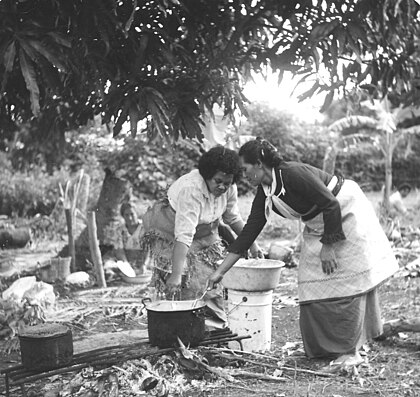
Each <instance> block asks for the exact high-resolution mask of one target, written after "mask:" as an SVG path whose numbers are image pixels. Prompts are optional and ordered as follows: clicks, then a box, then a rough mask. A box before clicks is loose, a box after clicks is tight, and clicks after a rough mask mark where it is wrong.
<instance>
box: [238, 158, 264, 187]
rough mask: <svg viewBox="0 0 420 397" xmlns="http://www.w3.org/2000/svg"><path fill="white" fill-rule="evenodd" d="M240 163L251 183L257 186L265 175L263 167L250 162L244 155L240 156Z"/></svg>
mask: <svg viewBox="0 0 420 397" xmlns="http://www.w3.org/2000/svg"><path fill="white" fill-rule="evenodd" d="M239 165H240V167H241V170H242V173H243V175H244V176H245V178H246V179H248V181H249V183H250V184H251V185H253V186H257V185H259V184H260V183H261V181H262V178H263V176H264V172H263V170H262V167H260V166H259V165H258V164H249V163H247V162H245V160H244V158H243V156H240V157H239Z"/></svg>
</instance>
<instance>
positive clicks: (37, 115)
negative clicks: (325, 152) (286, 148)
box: [0, 0, 420, 149]
mask: <svg viewBox="0 0 420 397" xmlns="http://www.w3.org/2000/svg"><path fill="white" fill-rule="evenodd" d="M418 12H419V6H418V5H417V4H416V2H414V1H412V0H375V1H374V0H318V1H312V0H299V1H278V0H255V1H247V2H242V1H239V0H211V1H210V0H118V1H116V0H75V1H69V0H2V1H1V2H0V77H1V78H0V81H1V98H0V119H1V120H2V124H1V127H0V128H1V129H2V130H1V132H2V134H3V137H6V135H7V132H8V131H9V133H10V129H14V128H16V127H15V126H16V123H23V122H28V121H30V122H31V125H32V126H35V127H33V128H35V129H36V130H37V131H40V132H41V133H40V135H39V136H38V137H37V140H38V141H43V142H44V143H45V142H50V141H51V140H52V139H56V138H57V137H58V141H59V142H61V145H62V143H63V142H64V137H63V135H64V131H65V130H66V129H69V128H74V127H75V126H78V125H82V124H84V123H86V121H87V120H89V119H91V118H93V117H94V115H98V114H100V115H102V117H103V122H105V123H109V124H111V125H112V126H113V133H114V135H118V134H119V133H120V131H121V129H122V126H123V124H124V123H125V122H127V121H128V122H130V129H131V133H132V134H133V135H136V133H137V130H138V126H140V128H142V129H145V131H147V133H148V135H149V137H151V138H153V137H155V136H157V135H160V136H162V137H165V138H168V139H172V138H174V139H175V140H176V139H178V138H179V137H183V138H199V139H201V126H202V115H203V113H204V112H205V111H206V110H207V111H211V109H212V107H213V105H214V104H215V103H217V104H219V105H221V106H222V107H223V108H224V109H225V112H226V114H228V115H232V114H233V113H234V112H235V111H240V112H242V113H246V110H245V108H244V102H245V101H246V98H245V97H244V96H243V94H242V87H243V84H244V82H245V81H246V80H248V79H250V78H251V77H252V73H253V72H264V70H265V68H266V67H267V66H270V67H271V68H272V69H273V70H274V71H275V72H277V73H278V76H279V80H281V78H282V76H283V73H284V72H285V71H291V72H293V73H295V74H298V75H301V79H302V81H304V80H313V82H314V83H313V86H312V88H311V89H310V90H309V91H308V92H306V93H304V94H302V95H301V97H300V99H301V100H304V99H305V98H308V97H310V96H311V95H313V94H315V93H322V92H325V95H326V97H325V103H324V107H323V109H326V108H327V107H328V105H329V104H330V103H331V101H332V100H333V98H334V95H336V94H337V93H338V92H340V93H341V94H343V93H344V94H345V93H346V92H347V90H348V89H351V88H354V86H355V85H356V86H358V87H361V88H362V89H366V90H368V91H369V92H371V93H374V92H376V94H377V95H380V96H384V95H385V94H387V93H390V92H392V93H394V94H396V95H398V97H399V99H400V100H401V101H402V102H404V103H408V104H413V103H418V102H419V99H420V96H419V94H418V89H417V88H418V85H419V76H418V71H419V70H420V64H419V63H420V57H419V48H418V38H419V37H420V35H419V26H420V21H419V18H418ZM7 136H9V135H7ZM59 148H60V144H58V145H56V146H55V147H54V148H53V149H59Z"/></svg>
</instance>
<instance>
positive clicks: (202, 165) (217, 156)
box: [198, 145, 241, 182]
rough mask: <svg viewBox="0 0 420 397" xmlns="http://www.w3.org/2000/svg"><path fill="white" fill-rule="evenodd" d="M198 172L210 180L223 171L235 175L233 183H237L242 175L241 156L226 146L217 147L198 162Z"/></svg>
mask: <svg viewBox="0 0 420 397" xmlns="http://www.w3.org/2000/svg"><path fill="white" fill-rule="evenodd" d="M198 171H199V172H200V174H201V176H202V177H203V178H204V179H206V180H208V179H211V178H213V176H214V175H215V174H216V173H217V172H219V171H221V172H224V173H225V174H231V175H233V182H237V181H238V179H239V177H240V175H241V168H240V166H239V156H238V154H237V153H236V152H235V151H234V150H231V149H227V148H225V147H224V146H221V145H219V146H215V147H213V148H211V149H210V150H208V151H207V152H205V153H204V154H203V155H202V156H201V158H200V160H199V161H198Z"/></svg>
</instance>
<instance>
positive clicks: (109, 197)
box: [59, 170, 131, 269]
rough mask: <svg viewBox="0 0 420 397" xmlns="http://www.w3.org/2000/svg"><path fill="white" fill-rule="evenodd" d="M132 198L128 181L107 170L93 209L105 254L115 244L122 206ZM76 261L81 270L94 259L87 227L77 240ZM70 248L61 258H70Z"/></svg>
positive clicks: (64, 250)
mask: <svg viewBox="0 0 420 397" xmlns="http://www.w3.org/2000/svg"><path fill="white" fill-rule="evenodd" d="M130 197H131V185H130V182H128V181H127V180H126V179H122V178H119V177H117V176H116V175H115V174H114V173H113V172H111V171H109V170H106V171H105V178H104V182H103V184H102V188H101V192H100V194H99V198H98V201H97V204H96V206H95V207H94V208H93V209H92V210H94V211H95V214H96V227H97V238H98V241H99V245H100V248H101V251H102V254H104V253H105V252H106V251H107V250H108V249H111V248H112V246H113V244H114V243H115V237H114V231H115V229H116V227H117V226H118V225H119V222H120V206H121V204H122V203H123V201H124V200H128V199H129V198H130ZM75 246H76V258H77V259H76V260H77V265H78V267H79V268H80V269H85V268H86V262H87V261H91V262H92V257H91V253H90V247H89V234H88V229H87V228H86V227H85V228H84V229H83V231H82V232H81V233H80V235H79V236H78V237H77V238H76V241H75ZM68 255H69V247H68V246H67V247H65V248H64V249H63V252H61V253H60V254H59V256H68Z"/></svg>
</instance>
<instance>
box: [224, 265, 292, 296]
mask: <svg viewBox="0 0 420 397" xmlns="http://www.w3.org/2000/svg"><path fill="white" fill-rule="evenodd" d="M282 267H284V262H282V261H278V260H273V259H240V260H239V261H238V262H237V263H236V264H235V265H234V266H232V268H231V269H230V270H229V271H228V272H227V273H226V274H225V275H224V277H223V279H222V282H221V283H222V284H223V286H224V287H225V288H227V289H233V290H238V291H269V290H272V289H275V288H276V287H277V285H278V283H279V280H280V273H281V269H282Z"/></svg>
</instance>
